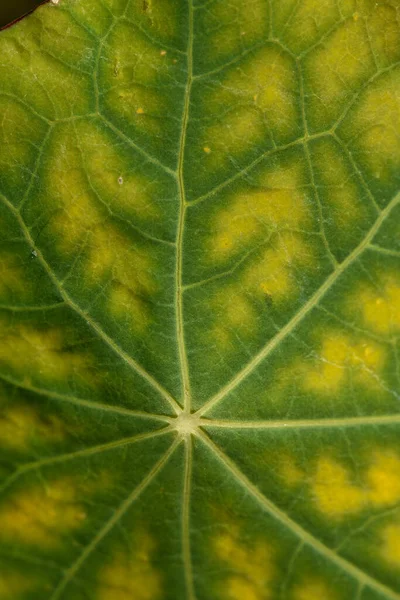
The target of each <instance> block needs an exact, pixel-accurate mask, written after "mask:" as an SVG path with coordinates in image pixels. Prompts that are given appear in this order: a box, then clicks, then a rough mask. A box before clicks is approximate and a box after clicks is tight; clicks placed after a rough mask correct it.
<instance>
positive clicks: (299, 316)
mask: <svg viewBox="0 0 400 600" xmlns="http://www.w3.org/2000/svg"><path fill="white" fill-rule="evenodd" d="M399 201H400V193H399V194H396V196H395V197H394V198H393V199H392V200H391V202H389V204H388V205H387V207H386V208H385V209H384V210H383V211H382V212H381V214H380V215H379V217H378V218H377V219H376V221H375V223H374V225H373V226H372V227H371V229H370V230H369V231H368V233H367V234H366V235H365V237H364V239H363V240H362V241H361V242H360V243H359V245H358V246H357V247H356V248H355V249H354V250H353V251H352V252H351V253H350V254H349V255H348V257H347V258H346V259H345V260H344V261H343V262H342V263H340V265H339V266H338V267H337V269H335V270H334V271H333V272H332V273H331V275H330V276H329V277H328V278H327V279H326V280H325V281H324V283H323V284H322V285H321V286H320V287H319V288H318V290H317V291H316V292H315V293H314V294H313V295H312V296H311V298H310V299H309V300H308V301H307V302H306V303H305V304H304V306H303V308H301V309H300V310H299V311H298V312H297V313H296V314H295V315H294V317H292V319H290V321H289V322H288V323H287V324H286V325H285V326H284V327H282V329H281V330H280V331H279V332H278V333H277V334H276V335H275V336H274V337H273V338H272V339H271V340H269V342H267V344H265V346H264V347H263V348H262V349H261V350H260V351H259V352H258V353H257V354H256V355H255V356H254V358H252V360H250V361H249V362H248V363H247V365H246V366H245V367H244V368H243V369H241V370H240V371H239V373H237V375H235V377H233V379H231V380H230V381H229V382H228V383H227V384H226V385H225V386H224V387H223V388H221V389H220V391H219V392H217V394H216V395H215V396H213V397H212V398H210V400H208V401H207V402H206V403H205V404H204V405H203V406H202V408H200V409H199V410H198V411H197V413H196V414H197V415H198V416H201V415H203V414H205V413H206V412H207V411H209V410H210V409H211V408H213V407H214V406H215V405H216V404H218V402H220V401H221V400H223V399H224V398H225V396H227V395H228V394H229V393H230V392H232V391H233V390H234V389H235V388H236V387H237V386H238V385H239V384H240V383H242V381H244V380H245V379H246V378H247V377H248V376H249V375H250V374H251V373H252V372H253V371H254V369H256V368H257V367H258V365H259V364H260V363H261V362H262V361H263V360H264V359H265V358H266V357H267V356H268V355H269V354H270V353H271V352H273V350H275V348H276V347H277V346H278V344H279V343H280V342H281V341H282V340H284V339H285V338H286V337H287V336H288V335H289V334H290V333H291V332H292V331H293V330H294V329H295V327H297V325H298V324H299V323H300V322H301V321H302V320H303V319H304V318H305V317H306V316H307V315H308V313H309V312H310V311H311V310H312V309H313V308H314V307H315V306H317V304H318V303H319V301H320V300H321V299H322V298H323V296H324V295H325V294H326V293H327V291H328V290H329V289H330V288H331V287H332V286H333V285H334V283H335V282H336V281H337V280H338V278H339V277H340V275H341V274H342V273H343V272H344V271H345V270H346V269H347V268H348V267H349V266H350V265H351V264H352V263H353V262H354V261H355V260H356V259H357V258H358V257H359V256H360V254H361V253H362V252H363V251H364V250H365V249H366V248H367V247H368V245H369V243H370V242H371V241H372V239H373V238H374V236H375V234H376V233H377V232H378V231H379V228H380V227H381V225H382V223H383V222H384V220H385V219H386V218H387V216H388V215H389V214H390V212H391V211H392V210H393V208H394V207H395V206H397V204H398V203H399Z"/></svg>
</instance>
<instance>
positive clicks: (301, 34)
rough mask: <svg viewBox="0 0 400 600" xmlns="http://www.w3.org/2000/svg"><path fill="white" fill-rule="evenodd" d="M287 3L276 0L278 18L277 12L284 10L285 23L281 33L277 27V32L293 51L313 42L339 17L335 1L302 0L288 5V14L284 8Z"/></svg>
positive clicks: (302, 48) (305, 47)
mask: <svg viewBox="0 0 400 600" xmlns="http://www.w3.org/2000/svg"><path fill="white" fill-rule="evenodd" d="M288 4H289V3H288V2H282V1H281V0H278V1H277V2H276V10H277V12H278V19H279V12H281V11H282V12H285V13H286V18H285V21H286V24H287V25H286V27H285V29H284V32H283V34H281V33H280V30H279V28H278V29H277V32H278V35H279V36H280V37H281V36H282V39H283V41H284V42H285V43H286V44H287V45H288V46H289V48H290V49H291V50H292V51H293V52H300V51H301V50H305V49H307V48H309V47H310V46H312V45H313V44H315V43H316V42H317V41H318V40H319V39H320V37H321V36H322V35H323V34H324V33H325V32H326V31H327V30H328V29H329V28H330V27H332V26H333V25H334V24H335V23H336V22H337V21H338V20H339V19H340V13H339V11H338V7H337V2H334V1H332V0H302V2H299V3H295V4H294V5H293V4H292V5H291V6H290V8H291V11H290V12H289V15H288V14H287V13H288V11H287V9H286V7H288ZM293 9H294V10H293ZM282 16H283V15H282ZM288 19H289V20H288Z"/></svg>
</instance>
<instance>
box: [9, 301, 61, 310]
mask: <svg viewBox="0 0 400 600" xmlns="http://www.w3.org/2000/svg"><path fill="white" fill-rule="evenodd" d="M63 306H65V302H55V303H54V304H42V306H13V305H10V304H0V310H7V311H9V312H41V311H46V310H55V309H57V308H61V307H63Z"/></svg>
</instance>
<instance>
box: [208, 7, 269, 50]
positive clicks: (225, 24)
mask: <svg viewBox="0 0 400 600" xmlns="http://www.w3.org/2000/svg"><path fill="white" fill-rule="evenodd" d="M203 19H204V28H205V29H206V30H207V29H209V31H210V34H209V36H208V39H209V46H207V47H206V48H205V52H207V53H208V55H209V56H210V58H211V59H212V60H214V59H215V58H216V57H218V58H223V57H224V56H231V55H232V54H233V53H235V54H236V53H237V54H240V52H241V51H242V49H243V45H244V44H253V43H255V42H256V41H257V40H261V39H262V37H263V34H264V33H265V32H266V30H267V24H268V5H267V4H266V3H265V2H264V0H247V2H246V3H245V4H244V3H243V2H242V0H231V1H230V2H229V4H227V3H226V1H225V0H216V1H215V2H213V3H212V4H211V5H209V6H207V8H206V11H205V17H203ZM215 23H218V27H217V28H216V27H215Z"/></svg>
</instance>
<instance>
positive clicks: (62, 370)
mask: <svg viewBox="0 0 400 600" xmlns="http://www.w3.org/2000/svg"><path fill="white" fill-rule="evenodd" d="M68 345H69V342H68V341H67V340H66V337H65V333H64V332H63V330H62V329H61V328H59V327H46V328H40V329H39V328H35V327H34V326H32V325H27V324H13V325H10V324H9V323H6V322H4V321H2V320H0V362H1V363H3V364H4V365H7V366H8V367H11V368H12V369H13V371H15V372H16V373H20V374H21V375H22V374H23V375H24V376H25V378H26V379H27V378H29V377H31V376H32V375H35V374H40V377H41V378H43V379H45V380H47V381H54V382H56V381H58V382H60V381H65V380H67V379H68V378H70V377H71V376H73V375H75V376H77V377H79V378H81V379H84V380H85V381H86V382H87V383H90V381H91V379H92V377H91V373H90V372H91V368H92V358H91V356H90V355H89V354H87V353H86V354H85V353H84V352H81V351H79V350H77V349H71V348H69V347H68Z"/></svg>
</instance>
